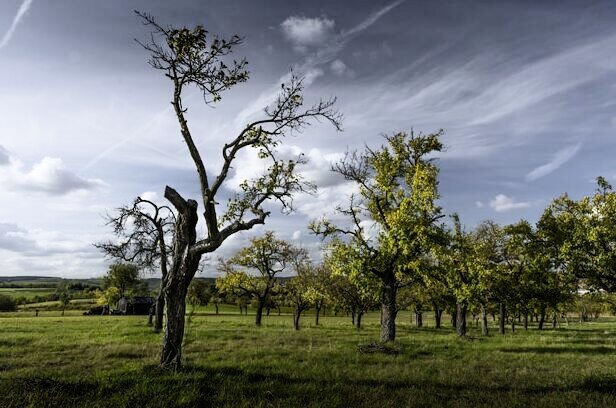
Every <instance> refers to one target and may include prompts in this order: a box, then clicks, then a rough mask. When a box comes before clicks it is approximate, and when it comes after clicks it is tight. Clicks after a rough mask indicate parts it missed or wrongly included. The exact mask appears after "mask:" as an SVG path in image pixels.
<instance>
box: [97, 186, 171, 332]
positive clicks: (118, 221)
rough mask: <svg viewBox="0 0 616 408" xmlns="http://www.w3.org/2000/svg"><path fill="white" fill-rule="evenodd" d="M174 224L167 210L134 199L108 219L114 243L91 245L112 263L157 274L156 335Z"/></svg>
mask: <svg viewBox="0 0 616 408" xmlns="http://www.w3.org/2000/svg"><path fill="white" fill-rule="evenodd" d="M174 222H175V214H174V212H173V210H172V209H171V208H170V207H168V206H165V205H158V204H156V203H154V202H153V201H150V200H145V199H143V198H141V197H137V198H136V199H135V201H134V202H133V204H132V205H131V206H124V207H120V208H118V209H117V210H116V214H115V215H107V225H110V226H111V227H112V228H113V232H114V234H115V235H116V240H114V241H107V242H102V243H96V244H94V246H95V247H97V248H99V249H100V250H101V251H103V253H104V254H105V255H106V256H108V257H109V258H111V259H115V260H119V261H120V262H128V263H131V264H136V265H138V266H139V268H141V269H144V270H150V271H155V270H158V271H160V274H161V280H160V289H159V291H158V298H157V299H156V313H155V316H156V318H155V322H154V330H155V331H160V330H162V327H163V311H164V309H165V297H164V296H163V288H164V286H165V284H166V282H167V271H168V269H169V254H170V253H171V250H172V248H171V247H170V245H169V243H170V242H171V241H172V237H173V225H174Z"/></svg>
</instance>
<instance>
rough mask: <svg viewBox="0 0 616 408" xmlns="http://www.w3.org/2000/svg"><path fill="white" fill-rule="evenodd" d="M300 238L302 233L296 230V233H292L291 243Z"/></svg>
mask: <svg viewBox="0 0 616 408" xmlns="http://www.w3.org/2000/svg"><path fill="white" fill-rule="evenodd" d="M301 237H302V232H301V231H300V230H296V231H293V236H292V237H291V239H292V240H293V241H297V240H299V239H300V238H301Z"/></svg>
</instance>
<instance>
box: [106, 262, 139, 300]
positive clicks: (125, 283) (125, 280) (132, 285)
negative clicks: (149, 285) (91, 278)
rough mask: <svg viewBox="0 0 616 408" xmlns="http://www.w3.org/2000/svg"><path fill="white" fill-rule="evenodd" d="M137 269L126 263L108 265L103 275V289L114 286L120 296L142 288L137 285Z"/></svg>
mask: <svg viewBox="0 0 616 408" xmlns="http://www.w3.org/2000/svg"><path fill="white" fill-rule="evenodd" d="M139 284H140V279H139V269H137V266H135V265H133V264H128V263H116V264H113V265H111V266H110V267H109V270H108V271H107V275H105V276H104V277H103V289H108V288H110V287H115V288H117V289H118V292H119V295H120V297H124V296H129V295H130V294H131V293H132V292H135V291H138V290H139V289H142V288H140V287H139Z"/></svg>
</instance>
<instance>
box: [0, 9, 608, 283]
mask: <svg viewBox="0 0 616 408" xmlns="http://www.w3.org/2000/svg"><path fill="white" fill-rule="evenodd" d="M133 9H138V10H141V11H145V12H148V13H150V14H152V15H154V16H156V18H157V20H158V21H159V22H161V23H163V24H169V25H172V26H184V25H185V26H194V25H195V24H202V25H203V26H204V27H205V28H206V29H207V30H209V31H210V32H211V33H217V34H220V35H221V36H227V37H228V36H231V35H233V34H239V35H241V36H242V37H244V39H245V40H244V43H243V44H242V45H241V46H240V47H238V48H237V49H236V51H235V53H234V57H236V58H238V59H239V58H242V57H246V59H247V60H248V61H249V69H250V79H249V81H248V82H246V83H244V84H240V85H238V86H236V87H235V88H233V89H232V90H230V91H228V92H227V93H225V94H224V95H223V99H222V101H221V102H219V103H217V104H216V105H213V106H205V105H204V104H203V102H202V100H201V98H200V96H199V94H198V93H197V92H196V91H194V90H189V91H188V92H187V93H186V95H185V98H184V104H185V106H186V107H187V108H188V112H187V115H188V120H189V125H190V126H191V128H192V132H193V135H194V137H195V139H196V142H197V144H198V146H199V148H200V149H201V151H202V154H203V156H204V159H205V162H206V167H207V168H208V169H212V171H215V170H216V169H217V168H219V166H220V163H221V157H220V150H221V147H222V145H223V143H224V142H225V140H228V139H229V138H231V137H233V136H234V135H235V134H237V132H238V130H239V129H241V127H242V124H245V123H246V122H247V121H248V120H250V119H254V118H257V117H258V116H259V114H260V113H261V109H262V108H264V107H265V106H266V105H267V104H268V103H269V101H270V100H271V99H270V98H271V96H272V93H273V92H275V91H276V90H277V89H279V87H280V83H281V79H282V78H284V77H285V75H287V74H288V73H289V71H290V70H291V69H293V70H294V71H295V72H298V73H301V74H303V75H305V76H306V84H307V87H306V94H305V98H304V100H305V101H306V102H307V103H310V102H315V101H317V100H318V99H319V98H320V97H324V98H327V97H332V96H335V97H337V98H338V102H337V107H338V109H339V111H340V112H341V113H342V114H343V115H344V119H343V123H342V127H343V131H342V132H337V131H336V130H335V129H333V128H332V127H331V126H327V125H326V124H316V125H314V126H311V127H309V128H308V129H306V130H305V131H304V132H303V133H301V134H295V135H291V136H289V137H287V138H286V139H285V140H284V143H283V145H282V146H281V147H280V149H281V153H282V154H296V153H299V152H303V153H304V154H305V155H306V157H307V158H308V159H309V162H308V163H307V164H306V165H305V166H304V167H303V169H302V173H303V175H304V176H305V177H306V178H308V179H310V180H313V181H314V182H316V184H317V185H318V186H319V190H318V192H317V194H316V195H313V196H306V195H302V196H300V197H297V199H296V203H295V204H296V212H295V213H294V214H292V215H284V214H281V213H280V212H279V211H276V210H275V208H274V211H273V212H272V216H271V218H269V219H268V220H267V222H266V225H265V226H260V227H258V228H255V229H254V230H252V231H250V232H246V233H241V234H239V235H236V236H233V237H232V238H231V239H230V240H229V241H228V242H226V243H225V244H224V245H223V246H222V247H221V248H220V249H219V250H218V251H217V252H216V253H215V254H213V255H212V256H211V257H210V260H209V261H208V262H207V266H206V268H205V271H204V275H205V276H216V274H217V271H216V260H217V258H218V257H227V256H230V255H231V254H233V253H234V252H235V251H236V250H237V249H239V248H240V247H242V246H244V245H246V244H247V242H248V240H249V239H250V238H251V237H253V236H258V235H260V234H263V232H264V231H267V230H273V231H275V232H276V233H277V234H278V236H279V237H280V238H283V239H288V240H291V241H293V242H295V243H297V244H298V245H302V246H305V247H306V248H309V249H310V250H311V251H312V252H313V254H315V256H318V255H316V254H317V249H318V247H319V241H318V239H316V238H315V237H313V236H311V235H310V233H309V231H308V230H307V224H308V222H309V221H310V220H311V219H314V218H319V217H322V216H324V215H326V216H332V210H333V208H334V206H335V203H337V202H340V203H342V202H344V201H345V199H346V198H347V197H348V194H349V192H350V191H352V188H351V187H350V186H349V185H348V184H346V183H345V182H344V181H343V180H341V179H340V178H339V177H337V176H336V175H335V174H332V173H331V172H330V171H329V169H330V167H331V164H332V163H334V162H336V161H337V160H339V159H340V158H341V157H342V156H343V154H344V152H345V151H348V150H354V149H362V148H363V146H364V145H368V146H372V147H378V146H379V145H380V144H381V143H382V142H383V138H382V136H383V135H384V134H392V133H394V132H399V131H407V132H410V131H411V130H414V131H415V132H424V133H430V132H433V131H437V130H438V129H443V130H444V132H445V134H444V137H443V142H444V144H445V145H446V151H445V152H443V153H442V154H440V155H438V163H439V166H440V168H441V172H440V192H441V196H442V198H441V200H440V204H441V205H442V206H443V209H444V212H445V213H447V214H451V213H453V212H457V213H459V214H460V216H461V219H462V222H463V223H464V224H465V225H466V226H467V228H472V227H473V226H474V225H476V224H477V223H478V222H480V221H482V220H485V219H493V220H496V221H497V222H499V223H503V224H505V223H511V222H515V221H517V220H519V219H521V218H525V219H528V220H530V221H532V222H534V221H536V220H537V218H538V216H539V215H540V214H541V212H542V211H543V209H544V208H545V207H546V206H547V205H548V204H549V202H550V201H551V200H552V199H553V198H554V197H556V196H558V195H561V194H562V193H565V192H567V193H569V194H570V195H571V196H573V197H580V196H582V195H587V194H591V193H592V192H593V190H594V188H595V186H594V179H595V178H596V177H597V176H599V175H602V176H604V177H606V178H607V179H608V180H615V179H616V161H615V160H614V157H616V143H615V142H616V140H615V131H616V110H615V107H616V25H615V24H614V23H613V22H614V21H616V2H614V1H610V0H607V1H592V0H587V1H488V0H485V1H475V0H469V1H464V2H459V1H430V2H425V1H413V0H406V1H403V0H402V1H391V2H389V1H384V2H381V1H373V0H371V1H344V2H341V1H340V2H333V1H317V0H315V1H310V2H306V1H288V0H271V1H265V0H242V1H231V0H230V1H226V2H221V1H214V0H203V1H196V0H182V1H174V2H168V1H161V0H154V1H145V0H142V1H131V2H126V1H123V0H108V1H105V2H101V1H94V0H81V1H74V0H73V1H68V0H55V1H53V2H51V1H44V0H4V1H2V2H0V90H1V93H0V276H14V275H42V276H62V277H66V278H86V277H96V276H101V275H103V274H104V273H105V271H106V268H107V267H108V265H109V261H108V260H105V259H104V258H103V257H102V255H101V254H100V253H99V252H98V251H97V250H96V249H95V248H94V247H93V245H92V244H93V243H94V242H100V241H103V240H105V239H109V238H110V236H111V235H110V232H111V231H110V229H109V227H108V226H106V225H105V219H104V215H105V214H106V213H113V211H114V208H117V207H119V206H121V205H125V204H128V203H130V202H132V200H133V199H134V198H135V197H137V196H141V197H144V198H149V199H152V200H155V201H157V202H159V203H163V202H164V198H163V197H162V195H163V191H164V187H165V185H170V186H173V187H175V188H176V189H178V191H180V192H181V193H182V194H183V195H184V196H185V197H193V198H197V197H198V195H199V193H198V191H199V189H198V184H197V178H196V171H195V169H194V165H193V164H192V162H191V161H190V158H189V156H188V152H187V149H186V146H185V144H184V143H183V142H182V139H181V135H180V133H179V128H178V125H177V121H176V119H175V117H174V115H173V112H172V109H171V105H170V100H171V98H172V87H171V83H170V82H169V80H168V79H167V78H165V77H164V76H162V75H161V73H160V72H157V71H154V70H153V69H152V68H151V67H150V66H149V65H148V64H147V57H148V56H147V53H146V52H145V51H144V50H143V49H141V48H140V47H139V45H138V44H137V43H136V42H135V39H147V38H148V36H149V31H148V29H147V28H146V27H144V26H143V25H142V24H141V22H140V21H139V19H138V18H137V17H136V16H135V15H134V13H133ZM260 171H262V165H261V163H260V162H259V161H258V160H257V159H256V158H255V156H254V155H253V154H245V155H243V156H242V157H241V161H238V163H237V164H236V165H235V167H234V169H233V173H232V174H231V176H232V177H231V178H230V180H229V181H228V183H226V184H225V188H224V192H223V193H224V194H226V195H227V196H228V195H230V194H232V193H233V192H234V191H235V190H236V189H237V186H238V184H239V183H240V182H241V181H242V180H244V179H246V178H249V177H252V176H254V175H255V174H258V173H259V172H260ZM200 228H201V227H200Z"/></svg>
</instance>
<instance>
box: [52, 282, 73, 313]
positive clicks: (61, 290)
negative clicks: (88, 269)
mask: <svg viewBox="0 0 616 408" xmlns="http://www.w3.org/2000/svg"><path fill="white" fill-rule="evenodd" d="M56 294H57V296H58V302H59V303H60V307H61V308H62V316H64V310H65V309H66V307H67V306H68V305H69V303H70V302H71V293H70V292H69V290H68V286H66V285H60V286H58V288H57V289H56Z"/></svg>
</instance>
